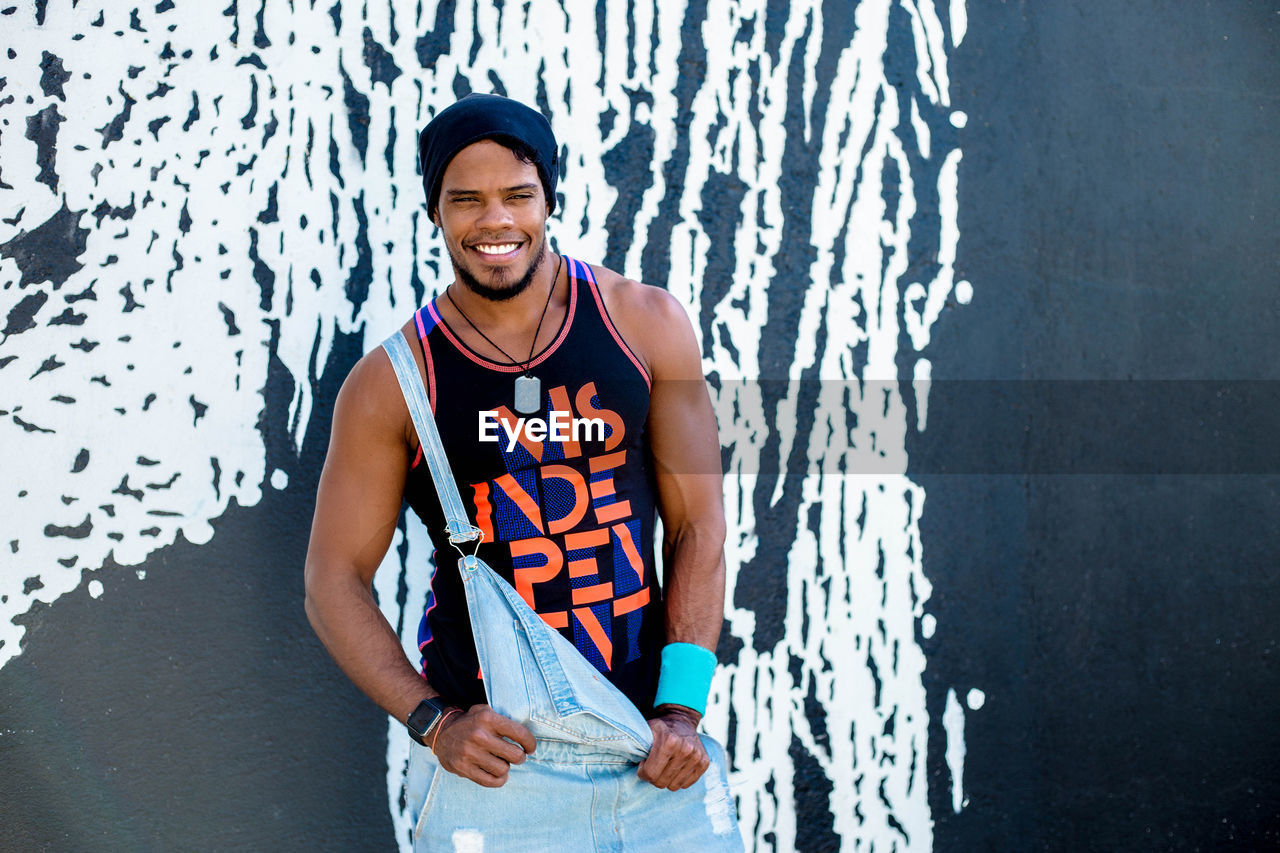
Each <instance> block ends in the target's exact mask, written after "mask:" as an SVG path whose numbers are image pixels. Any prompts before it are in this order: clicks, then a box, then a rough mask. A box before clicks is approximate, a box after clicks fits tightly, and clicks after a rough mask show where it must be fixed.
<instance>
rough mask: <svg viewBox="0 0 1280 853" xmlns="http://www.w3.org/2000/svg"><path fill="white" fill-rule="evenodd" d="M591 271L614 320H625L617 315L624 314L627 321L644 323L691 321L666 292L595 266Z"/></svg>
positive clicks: (593, 265)
mask: <svg viewBox="0 0 1280 853" xmlns="http://www.w3.org/2000/svg"><path fill="white" fill-rule="evenodd" d="M591 272H592V274H593V275H594V276H595V280H596V284H597V286H599V288H600V296H601V297H602V298H603V299H604V303H605V307H606V308H608V309H609V314H610V316H611V317H613V319H614V320H615V321H618V320H622V319H624V317H619V316H618V315H619V314H621V315H625V318H626V319H632V318H634V319H635V320H636V321H638V322H642V323H653V322H655V321H657V322H662V321H668V322H669V321H672V320H679V319H683V320H684V321H685V322H688V314H687V312H686V311H685V309H684V306H683V305H681V304H680V301H679V300H678V299H676V298H675V297H674V296H672V295H671V294H670V292H668V291H667V290H666V289H664V288H661V287H656V286H655V285H652V284H644V283H643V282H639V281H636V280H635V279H631V278H627V277H626V276H625V275H623V274H622V273H619V272H615V271H613V270H611V269H609V268H608V267H603V266H599V265H596V264H592V265H591Z"/></svg>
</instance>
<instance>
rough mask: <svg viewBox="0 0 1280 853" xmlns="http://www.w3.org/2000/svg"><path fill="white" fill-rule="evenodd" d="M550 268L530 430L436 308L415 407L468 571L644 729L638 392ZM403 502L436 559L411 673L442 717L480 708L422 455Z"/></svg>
mask: <svg viewBox="0 0 1280 853" xmlns="http://www.w3.org/2000/svg"><path fill="white" fill-rule="evenodd" d="M564 261H565V265H566V266H567V267H568V270H569V301H568V309H567V311H566V312H565V318H564V321H563V324H562V325H561V327H560V331H559V333H558V334H557V335H556V337H555V339H554V340H553V341H552V343H551V344H550V346H548V347H547V348H546V349H545V350H543V351H542V352H541V353H540V354H538V355H537V356H536V357H535V358H534V359H533V361H532V362H531V364H530V372H531V373H532V375H534V376H535V377H537V378H538V380H539V381H540V382H541V393H542V411H541V413H540V414H535V415H523V416H521V415H519V414H517V413H515V412H514V393H513V388H514V382H515V378H516V377H517V376H518V375H520V372H521V368H520V367H518V366H516V365H512V364H500V363H498V362H494V361H491V360H489V359H487V358H485V357H484V356H481V355H479V354H478V353H476V352H474V351H473V350H471V349H470V348H469V347H467V345H466V344H464V343H463V342H462V340H461V339H460V338H459V337H458V335H457V334H456V333H455V332H454V331H453V330H452V329H450V328H449V327H448V326H447V325H446V324H445V323H444V322H443V321H441V319H440V314H439V312H438V311H437V309H436V306H435V303H434V302H431V303H428V304H427V305H426V306H425V307H423V308H422V309H421V310H420V311H419V312H418V313H417V315H416V317H415V320H416V324H417V328H418V336H419V339H420V340H421V342H422V348H423V355H424V357H425V362H426V373H427V383H426V385H427V394H428V398H429V399H430V401H431V409H432V411H433V413H434V414H435V419H436V424H437V425H438V427H439V429H440V438H441V441H442V442H443V444H444V448H445V452H446V453H447V455H448V457H449V464H450V467H451V468H452V470H453V476H454V479H455V480H456V481H457V483H458V491H459V492H460V493H461V494H462V500H463V503H464V504H465V505H466V507H467V514H468V515H469V516H470V518H471V521H472V523H473V524H475V525H476V526H477V527H479V528H480V529H481V530H482V531H483V533H484V541H483V544H482V545H481V546H480V551H479V556H480V558H481V559H483V560H484V561H485V562H487V563H488V564H489V565H491V566H492V567H493V568H494V569H495V570H496V571H497V572H498V574H499V575H501V576H502V577H503V578H504V579H505V580H506V581H507V582H508V583H510V584H511V585H512V586H513V587H514V588H515V589H516V591H517V592H519V593H520V595H521V597H523V598H524V600H525V601H526V602H528V604H529V605H530V606H531V607H532V608H533V609H534V610H535V611H536V612H537V613H538V614H539V615H540V616H541V617H542V618H543V620H544V621H545V622H547V624H549V625H551V626H552V627H554V628H557V629H559V631H560V633H561V634H563V635H564V637H565V638H566V639H568V640H569V641H571V642H572V643H573V644H574V646H575V647H576V648H577V649H578V651H580V652H581V653H582V655H583V657H585V658H586V659H587V660H589V661H591V663H592V664H594V665H595V667H596V669H598V670H599V671H600V672H601V673H603V674H604V675H605V677H606V678H608V679H609V680H610V681H611V682H613V684H615V685H616V686H617V687H618V688H619V689H620V690H622V692H623V693H625V694H626V695H627V696H628V697H629V698H630V699H631V701H632V702H634V703H635V704H636V706H637V707H638V708H639V709H640V710H641V711H642V712H643V713H645V714H648V713H650V712H651V711H652V705H653V696H654V691H655V690H656V689H657V675H658V663H659V654H660V650H661V647H662V644H663V642H664V640H665V630H664V624H663V623H664V610H663V607H662V591H661V588H660V586H659V584H658V582H657V578H656V575H655V572H654V558H653V531H654V511H655V499H654V484H653V477H652V469H651V464H650V458H649V441H648V423H647V421H648V416H649V387H650V377H649V375H648V373H647V372H646V371H645V370H644V368H643V366H642V365H641V363H640V361H639V359H637V358H636V356H635V354H634V353H633V352H632V351H631V350H630V348H628V347H627V345H626V343H625V342H624V341H623V340H622V336H621V335H619V334H618V331H617V329H616V328H615V327H614V325H613V323H612V321H611V320H610V319H609V315H608V312H607V311H606V310H605V307H604V301H603V299H602V298H601V296H600V289H599V287H598V286H597V284H596V281H595V278H594V275H593V274H592V272H591V269H590V267H588V266H587V265H586V264H584V263H582V262H580V261H575V260H573V259H572V258H569V257H566V258H565V259H564ZM521 418H523V421H521V420H520V419H521ZM539 422H540V423H541V428H540V427H539ZM504 424H505V426H504ZM513 433H514V438H513V437H512V434H513ZM405 498H406V500H407V501H408V502H409V505H410V506H411V507H412V508H413V510H414V511H415V512H416V513H417V514H418V516H419V517H420V518H421V519H422V520H423V522H424V523H425V524H426V526H427V530H428V532H429V533H430V534H431V540H432V542H434V543H437V545H438V547H437V549H436V552H435V564H436V569H435V572H434V574H433V576H432V580H431V592H430V594H429V595H428V597H427V602H426V608H425V612H424V613H423V617H422V622H421V624H420V626H419V629H418V648H419V650H420V651H421V652H422V673H423V675H424V676H425V677H426V678H427V680H428V681H430V683H431V685H432V687H434V688H435V689H436V690H438V691H440V693H442V694H443V695H444V697H445V698H446V699H447V700H448V701H449V702H452V703H454V704H457V705H460V706H462V707H469V706H470V705H472V704H476V703H480V702H484V701H485V694H484V686H483V682H482V680H481V678H482V674H481V673H480V671H479V663H478V661H477V658H476V651H475V641H474V639H473V638H472V634H471V625H470V621H469V618H468V615H467V609H466V607H467V602H466V597H465V595H464V593H463V589H462V580H461V578H460V577H459V576H458V552H457V551H456V550H455V549H454V548H453V547H452V546H450V545H447V544H443V543H447V542H448V540H447V538H446V536H445V533H444V514H443V512H442V511H441V509H440V504H439V501H438V499H437V498H436V493H435V489H434V487H433V485H432V482H431V476H430V473H429V472H428V471H427V470H426V465H425V464H423V463H422V461H421V451H419V453H418V458H417V459H415V460H414V463H413V467H412V468H411V470H410V471H409V475H408V480H407V482H406V484H405Z"/></svg>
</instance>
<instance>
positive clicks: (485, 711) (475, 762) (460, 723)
mask: <svg viewBox="0 0 1280 853" xmlns="http://www.w3.org/2000/svg"><path fill="white" fill-rule="evenodd" d="M508 738H509V739H510V740H508ZM511 741H515V743H512V742H511ZM537 746H538V744H537V741H535V740H534V739H533V735H532V734H531V733H530V732H529V730H528V729H526V728H525V727H524V726H522V725H520V724H519V723H517V722H516V721H515V720H512V719H509V718H508V717H504V716H502V715H501V714H499V713H498V712H497V711H495V710H493V709H492V708H490V707H489V706H488V705H472V706H471V708H470V709H469V710H467V711H460V712H457V713H452V714H449V716H448V717H447V718H446V719H443V720H441V721H440V730H439V731H438V732H436V735H435V741H434V743H433V746H432V749H433V751H434V752H435V754H436V760H438V761H439V762H440V766H441V767H443V768H444V769H445V770H448V771H449V772H450V773H454V774H456V775H458V776H462V777H464V778H466V779H470V780H471V781H472V782H475V783H476V784H479V785H484V786H485V787H486V788H501V787H502V786H503V785H505V784H506V783H507V773H508V772H509V771H510V770H511V765H512V764H522V763H524V757H525V755H527V754H529V753H531V752H533V751H534V750H535V749H536V748H537Z"/></svg>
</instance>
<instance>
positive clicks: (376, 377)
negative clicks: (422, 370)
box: [338, 327, 416, 431]
mask: <svg viewBox="0 0 1280 853" xmlns="http://www.w3.org/2000/svg"><path fill="white" fill-rule="evenodd" d="M406 328H408V327H406ZM415 357H416V354H415ZM415 360H416V358H415ZM338 404H339V405H340V406H342V407H343V408H345V409H347V410H349V413H350V414H353V415H355V416H356V417H357V419H358V420H359V421H360V422H361V423H362V424H363V425H365V426H368V427H372V428H386V429H393V430H397V431H399V430H402V429H403V425H404V423H405V419H406V415H407V408H406V406H405V403H404V395H403V394H402V393H401V391H400V383H399V381H398V380H397V379H396V374H395V369H394V368H393V367H392V366H391V359H390V358H389V357H388V356H387V353H386V351H385V350H384V349H383V348H382V347H381V346H376V347H374V348H373V349H371V350H370V351H369V352H367V353H365V354H364V355H363V356H361V357H360V359H359V360H358V361H356V363H355V364H354V365H353V366H352V368H351V371H350V372H349V373H348V374H347V378H346V379H345V380H344V381H343V383H342V389H341V390H340V391H339V393H338Z"/></svg>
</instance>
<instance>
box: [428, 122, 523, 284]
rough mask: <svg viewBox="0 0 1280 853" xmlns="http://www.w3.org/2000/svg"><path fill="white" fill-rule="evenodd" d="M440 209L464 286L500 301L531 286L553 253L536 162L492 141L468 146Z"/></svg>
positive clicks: (455, 163)
mask: <svg viewBox="0 0 1280 853" xmlns="http://www.w3.org/2000/svg"><path fill="white" fill-rule="evenodd" d="M437 204H438V206H437V208H436V214H435V222H436V224H437V225H439V226H440V228H441V230H442V231H443V232H444V244H445V248H446V249H447V250H448V252H449V259H450V260H451V261H453V268H454V271H455V272H456V273H457V276H458V280H459V281H461V282H462V283H463V284H464V285H466V286H467V287H468V288H469V289H471V290H472V291H474V292H475V293H478V294H479V295H481V296H483V297H485V298H486V299H492V300H494V301H501V300H504V299H510V298H512V297H513V296H516V295H517V294H519V293H520V292H522V291H523V290H524V289H525V288H526V287H528V286H529V283H530V282H531V281H532V280H533V276H534V274H535V273H536V272H537V271H538V267H539V266H540V265H541V263H542V256H543V253H544V252H545V249H546V222H547V214H548V210H547V200H546V197H545V193H544V192H543V189H542V181H541V179H540V178H539V177H538V170H537V168H536V167H535V166H534V165H533V164H532V163H522V162H521V161H520V160H518V159H516V155H515V154H514V153H512V151H511V149H509V148H506V147H505V146H503V145H500V144H498V143H497V142H494V141H493V140H490V139H482V140H481V141H479V142H476V143H474V144H472V145H468V146H467V147H466V148H464V149H462V150H461V151H460V152H458V154H457V155H456V156H455V157H454V158H453V159H452V160H451V161H449V165H448V166H447V167H446V168H445V171H444V177H443V178H442V179H441V181H440V199H439V202H438V203H437Z"/></svg>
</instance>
